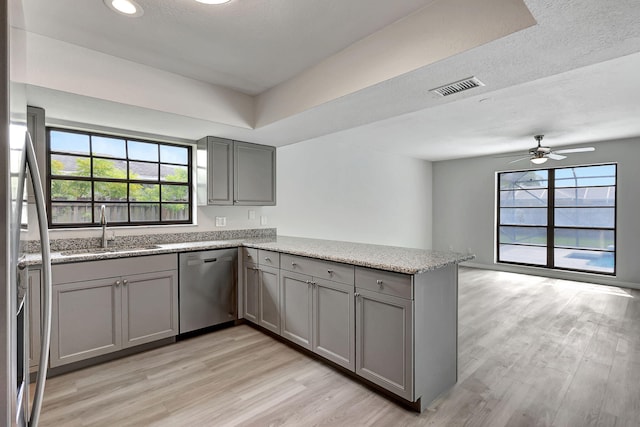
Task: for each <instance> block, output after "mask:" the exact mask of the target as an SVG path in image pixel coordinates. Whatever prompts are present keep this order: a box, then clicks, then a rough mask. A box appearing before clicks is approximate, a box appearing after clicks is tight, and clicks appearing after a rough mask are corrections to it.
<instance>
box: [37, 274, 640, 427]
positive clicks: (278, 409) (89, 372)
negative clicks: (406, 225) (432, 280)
mask: <svg viewBox="0 0 640 427" xmlns="http://www.w3.org/2000/svg"><path fill="white" fill-rule="evenodd" d="M459 316H460V330H459V381H458V384H457V385H456V386H455V387H454V388H453V389H452V390H451V391H450V392H449V393H448V394H447V395H446V396H445V397H444V398H442V399H441V400H440V401H439V402H437V404H436V405H435V406H434V407H433V409H432V410H430V411H428V412H425V413H423V414H417V413H413V412H410V411H407V410H405V409H404V408H402V407H400V406H398V405H396V404H395V403H393V402H391V401H389V400H387V399H386V398H384V397H382V396H381V395H379V394H377V393H375V392H373V391H371V390H370V389H368V388H367V387H365V386H363V385H361V384H359V383H357V382H355V381H353V380H352V379H350V378H348V377H346V376H344V375H342V374H341V373H339V372H337V371H335V370H334V369H332V368H330V367H328V366H325V365H324V364H322V363H320V362H318V361H315V360H313V359H311V358H309V357H307V356H305V355H303V354H301V353H299V352H297V351H296V350H293V349H291V348H289V347H288V346H286V345H284V344H282V343H280V342H278V341H276V340H274V339H272V338H270V337H268V336H266V335H264V334H262V333H260V332H258V331H256V330H255V329H253V328H251V327H249V326H238V327H234V328H230V329H226V330H222V331H218V332H215V333H212V334H208V335H204V336H199V337H196V338H193V339H189V340H186V341H182V342H179V343H177V344H175V345H170V346H167V347H163V348H160V349H156V350H152V351H148V352H146V353H142V354H138V355H135V356H131V357H127V358H124V359H120V360H117V361H113V362H110V363H106V364H102V365H99V366H95V367H92V368H87V369H84V370H81V371H77V372H73V373H70V374H67V375H63V376H60V377H55V378H51V379H50V380H49V381H48V383H47V388H46V393H45V399H44V408H43V415H42V418H41V426H43V427H44V426H56V427H58V426H147V425H153V426H227V425H250V426H280V425H286V426H314V425H324V426H364V425H367V426H368V425H376V426H413V425H428V426H491V427H499V426H545V425H553V426H571V427H582V426H591V425H594V426H595V425H598V426H616V427H620V426H626V427H630V426H634V427H637V426H639V425H640V292H638V291H630V290H625V289H618V288H613V287H604V286H597V285H589V284H584V283H576V282H567V281H560V280H552V279H544V278H536V277H530V276H524V275H517V274H512V273H499V272H492V271H484V270H475V269H468V268H462V269H461V271H460V309H459Z"/></svg>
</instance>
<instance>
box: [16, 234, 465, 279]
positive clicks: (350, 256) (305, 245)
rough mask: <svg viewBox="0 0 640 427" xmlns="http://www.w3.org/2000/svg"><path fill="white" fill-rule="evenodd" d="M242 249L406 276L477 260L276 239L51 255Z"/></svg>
mask: <svg viewBox="0 0 640 427" xmlns="http://www.w3.org/2000/svg"><path fill="white" fill-rule="evenodd" d="M240 246H246V247H250V248H257V249H265V250H271V251H277V252H284V253H289V254H293V255H301V256H307V257H311V258H319V259H324V260H328V261H336V262H341V263H345V264H352V265H359V266H363V267H371V268H377V269H380V270H387V271H395V272H399V273H405V274H418V273H422V272H425V271H429V270H435V269H437V268H441V267H444V266H446V265H449V264H457V263H460V262H463V261H468V260H471V259H473V258H474V255H470V254H461V253H457V252H441V251H432V250H424V249H412V248H402V247H395V246H382V245H369V244H363V243H351V242H340V241H333V240H319V239H307V238H300V237H287V236H277V237H276V238H244V239H234V240H212V241H198V242H183V243H166V244H158V245H149V246H141V247H137V248H130V249H126V248H124V249H119V250H117V251H112V252H96V253H92V252H86V251H81V252H80V253H73V254H72V255H64V253H65V252H53V253H52V254H51V263H52V264H63V263H71V262H81V261H96V260H103V259H114V258H125V257H135V256H146V255H159V254H167V253H178V252H189V251H196V250H208V249H222V248H233V247H240ZM70 252H74V251H70ZM41 262H42V261H41V257H40V254H26V255H25V256H24V257H23V259H22V263H24V264H26V265H37V264H40V263H41Z"/></svg>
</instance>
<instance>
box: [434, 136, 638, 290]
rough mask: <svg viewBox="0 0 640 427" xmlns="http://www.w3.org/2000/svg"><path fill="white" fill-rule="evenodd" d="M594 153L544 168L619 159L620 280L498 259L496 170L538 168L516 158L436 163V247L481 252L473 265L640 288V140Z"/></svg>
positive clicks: (600, 146)
mask: <svg viewBox="0 0 640 427" xmlns="http://www.w3.org/2000/svg"><path fill="white" fill-rule="evenodd" d="M588 145H590V146H591V145H592V146H594V147H596V151H595V152H594V153H581V154H573V155H570V156H569V157H568V158H567V159H565V160H562V161H557V162H548V163H547V164H545V165H544V166H547V167H550V166H571V165H581V164H595V163H613V162H617V163H618V211H617V214H618V216H617V227H618V233H617V242H616V243H617V276H616V277H615V278H610V277H605V276H600V275H594V274H584V273H569V272H556V271H551V270H546V269H539V268H527V267H513V266H504V265H502V266H501V265H496V264H495V263H494V246H495V210H496V195H495V191H496V185H495V173H496V172H497V171H504V170H511V169H517V168H522V169H532V167H531V166H532V165H531V163H529V162H526V161H523V162H521V163H518V164H515V165H510V164H509V161H510V160H511V159H508V158H507V159H505V158H494V157H479V158H472V159H462V160H451V161H442V162H436V163H434V164H433V188H434V191H433V230H434V231H433V247H434V249H449V247H453V249H454V250H457V251H461V252H467V251H468V250H470V251H471V252H473V253H475V255H476V259H475V260H474V261H473V262H472V263H471V264H472V265H478V266H483V267H491V268H498V269H504V270H509V271H520V272H524V273H530V274H540V275H545V276H549V277H559V278H568V279H572V280H586V281H592V282H595V283H605V284H616V285H620V286H627V287H639V288H640V215H638V212H640V165H639V164H638V161H639V160H640V139H638V138H635V139H626V140H618V141H606V142H599V143H595V144H591V143H589V144H588Z"/></svg>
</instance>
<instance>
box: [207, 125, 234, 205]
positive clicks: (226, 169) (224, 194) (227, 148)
mask: <svg viewBox="0 0 640 427" xmlns="http://www.w3.org/2000/svg"><path fill="white" fill-rule="evenodd" d="M207 169H208V170H207V198H208V199H207V204H209V205H232V204H233V141H231V140H229V139H222V138H215V137H212V136H210V137H207Z"/></svg>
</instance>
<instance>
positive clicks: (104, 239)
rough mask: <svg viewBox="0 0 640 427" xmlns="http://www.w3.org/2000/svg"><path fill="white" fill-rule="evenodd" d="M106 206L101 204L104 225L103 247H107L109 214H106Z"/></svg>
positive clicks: (101, 218) (101, 220)
mask: <svg viewBox="0 0 640 427" xmlns="http://www.w3.org/2000/svg"><path fill="white" fill-rule="evenodd" d="M106 209H107V208H106V206H105V205H102V206H100V225H102V247H103V248H106V247H107V216H106V215H105V210H106Z"/></svg>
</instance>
